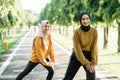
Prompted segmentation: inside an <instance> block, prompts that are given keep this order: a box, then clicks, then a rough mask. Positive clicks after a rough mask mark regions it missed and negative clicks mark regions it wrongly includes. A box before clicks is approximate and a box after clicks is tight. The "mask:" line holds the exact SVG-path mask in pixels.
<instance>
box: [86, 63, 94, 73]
mask: <svg viewBox="0 0 120 80" xmlns="http://www.w3.org/2000/svg"><path fill="white" fill-rule="evenodd" d="M85 67H86V68H87V70H88V71H89V72H91V73H93V72H94V71H95V66H94V65H92V64H86V65H85Z"/></svg>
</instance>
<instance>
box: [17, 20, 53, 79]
mask: <svg viewBox="0 0 120 80" xmlns="http://www.w3.org/2000/svg"><path fill="white" fill-rule="evenodd" d="M39 63H40V64H42V65H43V66H44V67H45V68H46V69H47V70H48V75H47V78H46V80H52V77H53V75H54V70H53V65H54V63H55V57H54V51H53V46H52V41H51V35H50V23H49V22H48V21H47V20H43V21H42V22H41V26H40V29H39V32H38V34H37V36H36V37H35V39H34V42H33V52H32V54H31V56H30V60H29V62H28V64H27V66H26V68H25V69H24V71H23V72H21V73H20V74H19V75H18V76H17V78H16V80H22V79H23V77H25V76H26V75H27V74H28V73H30V72H31V71H32V69H33V68H34V67H35V66H36V65H38V64H39Z"/></svg>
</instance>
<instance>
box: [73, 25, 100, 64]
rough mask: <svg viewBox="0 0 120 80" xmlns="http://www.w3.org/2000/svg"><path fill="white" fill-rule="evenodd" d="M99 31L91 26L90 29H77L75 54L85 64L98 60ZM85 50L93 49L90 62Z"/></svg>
mask: <svg viewBox="0 0 120 80" xmlns="http://www.w3.org/2000/svg"><path fill="white" fill-rule="evenodd" d="M97 39H98V33H97V30H96V29H95V28H92V27H91V28H90V30H89V31H87V32H84V31H83V30H82V29H81V28H78V29H76V30H75V32H74V35H73V50H74V51H75V55H76V57H77V59H78V61H80V62H81V63H82V64H83V65H86V64H89V63H91V64H93V65H96V64H97V62H98V46H97ZM82 50H84V51H91V57H92V61H91V62H89V61H88V60H87V59H86V58H85V56H84V55H83V52H82Z"/></svg>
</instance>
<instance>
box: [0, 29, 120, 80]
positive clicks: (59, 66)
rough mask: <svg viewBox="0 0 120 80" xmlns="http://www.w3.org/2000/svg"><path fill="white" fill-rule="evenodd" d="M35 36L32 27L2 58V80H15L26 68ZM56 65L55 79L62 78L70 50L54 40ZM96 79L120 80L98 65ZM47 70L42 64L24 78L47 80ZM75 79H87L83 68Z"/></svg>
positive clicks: (0, 66)
mask: <svg viewBox="0 0 120 80" xmlns="http://www.w3.org/2000/svg"><path fill="white" fill-rule="evenodd" d="M33 38H34V31H33V29H30V30H29V31H28V32H27V33H26V35H25V36H24V37H23V38H21V39H20V40H19V42H18V44H17V45H15V46H14V48H13V49H11V50H10V51H9V53H8V54H6V55H5V56H4V57H3V58H2V59H1V60H0V80H15V78H16V76H17V75H18V74H19V73H20V72H21V71H22V70H23V69H24V68H25V66H26V64H27V62H28V60H29V56H30V54H31V52H32V42H33ZM53 45H54V50H55V56H56V65H55V66H54V68H55V75H54V78H53V80H62V78H63V77H64V74H65V71H66V68H67V65H68V62H69V57H70V56H69V53H70V52H71V51H70V52H69V51H68V50H67V49H65V48H64V47H63V46H61V45H59V44H58V43H56V42H55V41H53ZM96 74H97V79H96V80H119V79H118V78H117V77H116V76H115V75H112V74H110V73H109V72H107V71H105V70H103V69H101V68H99V67H96ZM46 76H47V70H45V68H44V67H42V66H41V65H38V66H36V67H35V68H34V69H33V71H32V72H31V73H29V74H28V75H27V76H26V77H25V78H24V79H23V80H45V78H46ZM74 80H86V79H85V72H84V70H83V68H80V69H79V71H78V73H77V74H76V76H75V78H74Z"/></svg>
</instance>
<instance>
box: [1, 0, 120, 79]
mask: <svg viewBox="0 0 120 80" xmlns="http://www.w3.org/2000/svg"><path fill="white" fill-rule="evenodd" d="M26 1H27V0H26ZM40 1H41V2H40V3H42V2H44V1H42V0H40ZM27 2H29V1H27ZM27 4H29V3H27ZM27 4H26V5H27ZM34 5H36V4H34ZM37 5H39V4H37ZM40 5H41V4H40ZM37 8H40V7H39V6H38V7H37ZM84 11H87V12H89V13H90V16H91V25H92V26H93V27H95V28H96V29H97V30H98V44H99V63H98V66H100V67H101V68H103V69H106V70H108V71H110V72H111V73H113V74H115V75H117V76H118V77H119V78H120V70H119V66H120V0H51V1H50V2H49V3H47V4H46V6H44V8H42V9H41V10H40V11H39V12H37V13H36V12H33V11H32V10H26V9H23V7H22V4H21V2H20V0H0V58H2V56H4V54H6V53H7V52H8V51H9V49H10V48H12V46H13V45H14V44H15V43H16V41H17V40H19V38H20V37H21V36H22V35H24V34H25V33H26V30H24V29H26V28H27V29H29V27H32V26H34V31H35V32H36V28H38V27H37V26H38V25H39V23H40V22H41V21H42V20H43V19H48V20H49V21H50V23H51V27H52V30H53V32H52V36H53V39H54V40H56V41H57V42H59V43H60V44H62V45H64V47H67V48H68V49H69V50H72V35H73V32H74V30H75V29H76V28H78V27H80V26H79V14H80V13H81V12H84Z"/></svg>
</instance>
